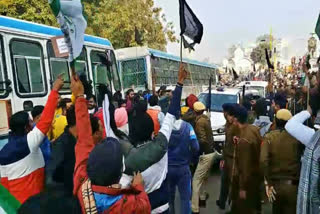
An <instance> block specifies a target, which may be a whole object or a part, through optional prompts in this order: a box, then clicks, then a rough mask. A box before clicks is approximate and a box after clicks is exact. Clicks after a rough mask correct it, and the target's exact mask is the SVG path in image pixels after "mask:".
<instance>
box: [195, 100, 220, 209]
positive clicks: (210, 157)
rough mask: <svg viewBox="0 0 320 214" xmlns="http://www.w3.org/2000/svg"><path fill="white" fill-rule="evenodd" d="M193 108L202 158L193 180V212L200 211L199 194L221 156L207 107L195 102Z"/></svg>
mask: <svg viewBox="0 0 320 214" xmlns="http://www.w3.org/2000/svg"><path fill="white" fill-rule="evenodd" d="M193 109H194V111H195V113H196V115H197V117H196V120H195V132H196V135H197V137H198V141H199V144H200V158H199V163H198V166H197V169H196V171H195V174H194V177H193V182H192V188H193V189H192V212H193V213H199V195H200V189H201V186H202V185H203V183H204V181H205V180H206V179H207V177H208V175H209V171H210V168H211V165H212V163H213V162H214V161H215V160H216V159H217V158H218V157H219V156H221V155H220V154H219V153H218V152H217V151H214V149H213V144H214V141H213V134H212V128H211V122H210V119H209V117H208V116H207V115H205V114H203V112H204V111H205V109H206V107H205V105H204V104H203V103H201V102H195V103H194V104H193Z"/></svg>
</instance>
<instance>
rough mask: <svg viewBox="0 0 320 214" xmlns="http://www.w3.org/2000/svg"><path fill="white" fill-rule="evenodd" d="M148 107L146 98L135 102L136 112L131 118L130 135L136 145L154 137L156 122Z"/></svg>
mask: <svg viewBox="0 0 320 214" xmlns="http://www.w3.org/2000/svg"><path fill="white" fill-rule="evenodd" d="M147 108H148V103H147V102H146V101H145V100H140V101H139V102H138V103H136V104H135V106H134V110H133V112H134V113H133V115H132V118H131V120H129V137H130V140H131V143H132V144H133V145H134V146H136V145H138V143H142V142H147V141H149V140H151V139H152V133H154V123H153V120H152V118H151V117H150V115H149V114H148V113H147Z"/></svg>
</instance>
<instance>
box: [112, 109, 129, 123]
mask: <svg viewBox="0 0 320 214" xmlns="http://www.w3.org/2000/svg"><path fill="white" fill-rule="evenodd" d="M114 119H115V121H116V125H117V127H118V128H120V127H122V126H124V125H126V124H127V123H128V113H127V110H126V108H124V107H121V108H117V109H116V110H115V112H114Z"/></svg>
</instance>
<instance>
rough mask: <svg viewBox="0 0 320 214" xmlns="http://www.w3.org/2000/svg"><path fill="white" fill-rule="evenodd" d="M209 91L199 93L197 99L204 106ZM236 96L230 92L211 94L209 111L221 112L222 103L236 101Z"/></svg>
mask: <svg viewBox="0 0 320 214" xmlns="http://www.w3.org/2000/svg"><path fill="white" fill-rule="evenodd" d="M208 97H209V93H202V94H200V95H199V101H201V102H202V103H203V104H204V105H205V106H207V103H208ZM237 101H238V96H237V95H231V94H211V107H210V110H211V111H216V112H222V111H223V109H222V105H223V104H225V103H237Z"/></svg>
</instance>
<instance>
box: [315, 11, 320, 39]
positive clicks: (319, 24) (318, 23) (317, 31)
mask: <svg viewBox="0 0 320 214" xmlns="http://www.w3.org/2000/svg"><path fill="white" fill-rule="evenodd" d="M316 34H317V35H318V37H319V39H320V14H319V18H318V22H317V25H316Z"/></svg>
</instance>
